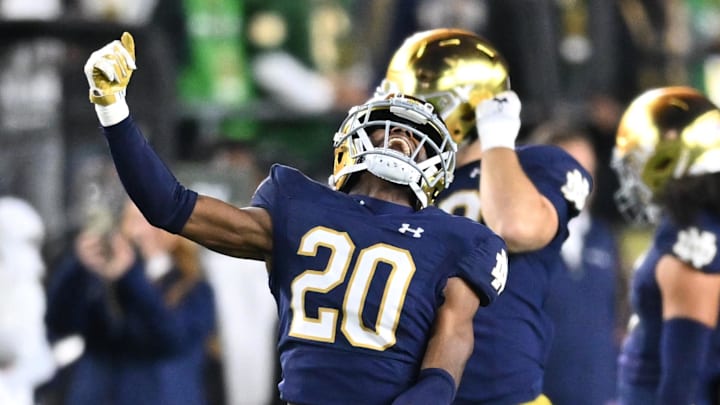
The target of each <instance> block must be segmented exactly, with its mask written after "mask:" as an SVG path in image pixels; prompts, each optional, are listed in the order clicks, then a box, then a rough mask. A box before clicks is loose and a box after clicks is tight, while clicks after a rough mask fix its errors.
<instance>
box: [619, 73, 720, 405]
mask: <svg viewBox="0 0 720 405" xmlns="http://www.w3.org/2000/svg"><path fill="white" fill-rule="evenodd" d="M612 165H613V168H614V169H615V170H616V171H617V173H618V178H619V179H620V189H619V190H618V192H617V193H616V200H617V203H618V208H620V210H621V213H623V214H624V215H625V216H626V218H628V219H629V220H630V221H632V223H642V224H655V225H656V227H655V229H654V235H653V239H652V243H651V245H650V247H649V249H648V250H647V252H646V253H645V254H644V255H643V257H642V258H641V259H640V261H639V262H638V263H639V264H638V266H637V267H636V269H635V271H634V273H633V279H632V285H631V294H630V298H631V305H632V309H633V316H632V318H631V321H630V327H629V331H628V335H627V338H626V339H625V342H624V344H623V348H622V351H621V354H620V361H619V367H620V369H619V384H618V392H619V397H620V403H621V404H624V405H632V404H667V405H671V404H672V405H680V404H696V405H710V404H718V403H720V353H719V352H718V350H717V343H718V342H720V330H719V328H718V313H719V312H720V308H719V307H718V303H719V302H720V255H718V250H719V249H720V111H719V110H718V108H717V107H716V106H715V105H714V104H713V103H712V102H711V101H710V100H708V98H707V97H705V96H704V95H703V94H702V93H700V92H699V91H697V90H695V89H693V88H689V87H682V86H677V87H675V86H673V87H663V88H657V89H652V90H648V91H646V92H644V93H642V94H640V95H639V96H638V97H637V98H635V99H634V100H633V101H632V102H631V103H630V105H629V106H628V108H627V109H626V110H625V113H624V115H623V117H622V119H621V121H620V125H619V126H618V130H617V138H616V143H615V151H614V155H613V162H612Z"/></svg>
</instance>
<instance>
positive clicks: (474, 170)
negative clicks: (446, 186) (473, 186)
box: [470, 167, 480, 179]
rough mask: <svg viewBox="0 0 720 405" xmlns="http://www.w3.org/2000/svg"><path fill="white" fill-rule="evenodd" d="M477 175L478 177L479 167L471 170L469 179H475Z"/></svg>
mask: <svg viewBox="0 0 720 405" xmlns="http://www.w3.org/2000/svg"><path fill="white" fill-rule="evenodd" d="M479 175H480V168H479V167H475V168H473V169H472V171H471V172H470V178H471V179H474V178H476V177H477V176H479Z"/></svg>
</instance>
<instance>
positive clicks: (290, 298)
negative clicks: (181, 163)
mask: <svg viewBox="0 0 720 405" xmlns="http://www.w3.org/2000/svg"><path fill="white" fill-rule="evenodd" d="M134 49H135V45H134V42H133V39H132V36H130V34H128V33H124V34H123V36H122V37H121V39H120V40H119V41H113V42H111V43H109V44H108V45H106V46H104V47H102V48H101V49H99V50H98V51H96V52H94V53H93V54H92V55H91V56H90V58H89V59H88V61H87V63H86V65H85V74H86V76H87V78H88V82H89V85H90V100H91V102H93V103H94V104H95V110H96V113H97V116H98V118H99V120H100V123H101V125H102V126H103V129H104V134H105V136H106V139H107V141H108V144H109V147H110V152H111V154H112V156H113V159H114V162H115V165H116V167H117V170H118V173H119V176H120V178H121V180H122V182H123V184H124V186H125V188H126V190H127V192H128V194H129V195H130V197H131V198H132V199H133V200H134V201H135V203H136V204H137V206H138V207H139V208H140V209H141V211H142V212H143V214H144V215H145V216H146V218H147V219H148V220H149V221H150V223H152V224H153V225H155V226H158V227H161V228H164V229H166V230H168V231H170V232H174V233H179V234H181V235H183V236H185V237H187V238H189V239H192V240H194V241H196V242H198V243H200V244H202V245H204V246H206V247H208V248H210V249H213V250H215V251H218V252H220V253H224V254H227V255H230V256H236V257H244V258H251V259H257V260H264V261H265V262H266V265H267V268H268V271H269V277H270V278H269V284H270V291H271V292H272V294H273V296H274V297H275V299H276V302H277V305H278V312H279V317H280V331H279V332H280V333H279V341H278V350H279V352H280V360H281V366H282V376H283V380H282V382H281V383H280V392H281V396H282V399H283V400H285V401H288V402H289V403H296V404H316V405H320V404H356V403H363V404H389V403H395V404H421V403H427V404H444V403H450V401H451V400H452V398H453V397H454V394H455V389H456V384H458V383H459V381H460V377H461V374H462V370H463V367H464V364H465V362H466V359H467V358H468V357H469V355H470V352H471V351H472V340H473V336H472V317H473V315H474V314H475V312H476V311H477V309H478V307H479V306H480V305H488V304H490V303H491V302H493V301H494V300H495V299H496V297H497V296H498V294H500V292H501V291H502V290H503V288H504V285H505V279H506V271H507V258H506V253H505V244H504V242H503V240H502V239H501V238H499V237H498V236H497V235H495V234H494V233H492V232H491V231H490V230H489V229H488V228H486V227H485V226H481V225H479V224H477V223H475V222H474V221H470V220H467V219H466V218H462V217H456V216H451V215H448V214H447V213H445V212H443V211H441V210H439V209H436V208H435V207H432V206H429V204H431V203H432V201H433V200H434V198H435V196H436V195H437V194H438V193H439V192H440V191H442V189H443V188H444V187H445V186H446V185H448V184H450V182H451V181H452V176H453V171H454V166H455V148H456V146H455V144H454V142H453V141H452V139H451V137H450V135H449V133H448V131H447V128H446V127H445V125H444V123H443V122H442V120H441V119H439V117H438V116H437V115H436V114H435V113H434V110H433V107H432V106H431V105H430V104H429V103H426V102H421V101H419V100H417V99H413V98H410V97H404V96H401V95H387V96H384V97H379V98H377V99H371V100H370V101H368V102H367V103H366V104H364V105H360V106H358V107H356V108H353V109H351V110H350V112H349V114H348V116H347V118H346V119H345V120H344V122H343V123H342V124H341V126H340V128H339V130H338V132H337V133H336V134H335V137H334V139H333V143H334V148H335V159H334V160H335V165H334V170H333V174H332V176H330V181H329V183H330V186H331V187H328V186H327V185H324V184H320V183H317V182H315V181H313V180H311V179H309V178H308V177H306V176H305V175H303V174H302V173H300V172H299V171H297V170H295V169H292V168H289V167H286V166H282V165H274V166H273V167H272V168H271V170H270V174H269V176H268V177H267V178H266V179H265V180H264V181H263V183H262V184H261V185H260V186H259V187H258V189H257V190H256V192H255V195H254V196H253V198H252V202H251V206H250V207H245V208H237V207H235V206H232V205H230V204H227V203H225V202H223V201H220V200H217V199H214V198H211V197H208V196H203V195H198V194H197V193H195V192H193V191H192V190H189V189H186V188H184V187H183V186H182V185H180V184H179V183H178V181H177V180H176V179H175V177H174V175H173V174H172V173H171V172H170V171H169V170H168V168H167V167H166V166H165V165H164V164H163V163H162V161H161V160H160V158H159V157H158V156H157V155H156V153H155V152H154V151H153V150H152V149H151V147H150V146H149V145H148V143H147V142H146V140H145V139H144V137H143V135H142V134H141V132H140V130H139V128H138V127H137V126H136V124H135V123H134V122H133V120H132V117H131V116H130V115H129V108H128V106H127V103H126V102H125V98H124V94H125V90H126V87H127V84H128V82H129V80H130V77H131V74H132V72H133V70H134V69H135V57H134V54H135V53H134ZM248 367H252V365H248ZM393 399H394V401H395V402H393Z"/></svg>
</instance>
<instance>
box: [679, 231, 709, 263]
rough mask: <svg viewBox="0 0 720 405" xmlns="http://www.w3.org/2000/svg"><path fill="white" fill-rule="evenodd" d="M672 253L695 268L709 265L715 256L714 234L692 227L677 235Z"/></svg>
mask: <svg viewBox="0 0 720 405" xmlns="http://www.w3.org/2000/svg"><path fill="white" fill-rule="evenodd" d="M673 252H674V253H675V254H676V255H677V256H678V258H680V259H681V260H683V261H685V262H687V263H690V264H692V265H693V267H695V268H698V269H699V268H702V267H703V266H706V265H708V264H710V263H711V262H712V261H713V259H714V258H715V255H716V254H717V241H716V237H715V234H714V233H711V232H707V231H703V232H700V230H699V229H697V228H695V227H692V228H688V229H686V230H684V231H680V232H679V233H678V240H677V242H675V245H673Z"/></svg>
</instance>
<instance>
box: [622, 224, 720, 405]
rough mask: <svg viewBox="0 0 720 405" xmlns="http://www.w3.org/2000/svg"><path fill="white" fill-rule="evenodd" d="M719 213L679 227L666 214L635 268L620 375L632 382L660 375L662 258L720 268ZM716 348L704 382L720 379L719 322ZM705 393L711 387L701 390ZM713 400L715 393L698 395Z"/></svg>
mask: <svg viewBox="0 0 720 405" xmlns="http://www.w3.org/2000/svg"><path fill="white" fill-rule="evenodd" d="M719 249H720V218H717V217H714V216H711V215H701V216H700V218H699V220H697V221H696V222H695V223H694V224H693V225H690V226H685V227H678V226H677V225H676V224H674V223H673V222H672V221H671V220H670V219H669V218H663V220H662V221H661V222H660V224H659V225H658V228H657V230H656V231H655V234H654V237H653V243H652V245H651V246H650V248H649V249H648V251H647V253H646V254H645V255H643V258H642V260H641V261H640V262H639V265H638V266H637V268H636V269H635V271H634V273H633V279H632V285H631V291H630V303H631V305H632V309H633V318H632V323H631V328H630V330H629V331H628V335H627V338H626V339H625V342H624V343H623V348H622V353H621V354H620V361H619V365H620V369H619V374H620V379H622V380H623V381H625V382H627V383H629V384H642V385H647V386H657V385H658V383H659V379H660V371H661V370H662V368H661V363H660V340H661V336H662V326H663V319H662V296H661V293H660V287H659V286H658V284H657V281H656V278H655V268H656V267H657V264H658V261H660V259H661V258H662V257H663V256H665V255H672V256H675V257H676V258H678V259H679V260H680V261H682V262H685V263H687V264H688V265H690V266H692V267H694V268H696V269H698V270H699V271H703V272H706V273H713V274H717V273H720V255H719V254H718V251H719ZM712 339H713V346H714V349H713V351H712V352H711V353H708V358H707V363H706V364H707V366H706V368H705V370H704V375H702V376H701V385H703V384H712V383H713V382H714V383H717V381H718V380H720V352H719V351H718V350H717V348H718V347H720V326H719V327H717V328H716V329H715V331H714V333H713V338H712ZM700 391H701V392H703V394H702V395H708V391H709V390H705V389H701V390H700ZM696 400H697V403H710V402H711V401H710V398H709V397H708V398H701V397H698V398H696Z"/></svg>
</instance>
